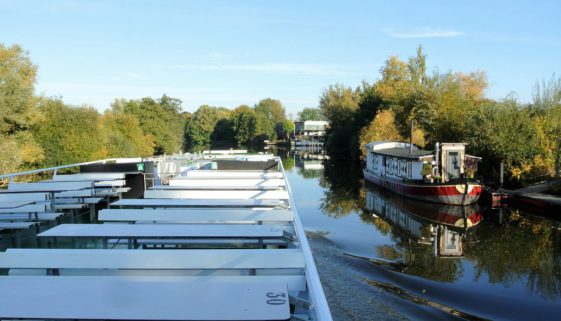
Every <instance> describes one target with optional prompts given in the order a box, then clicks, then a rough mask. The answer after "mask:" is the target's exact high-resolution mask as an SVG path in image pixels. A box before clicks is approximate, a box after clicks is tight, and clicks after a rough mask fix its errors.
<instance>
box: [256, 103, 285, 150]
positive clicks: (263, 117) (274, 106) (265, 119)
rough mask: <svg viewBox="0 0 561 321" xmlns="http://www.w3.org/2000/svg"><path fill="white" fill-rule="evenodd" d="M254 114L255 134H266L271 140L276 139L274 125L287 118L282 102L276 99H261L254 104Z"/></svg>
mask: <svg viewBox="0 0 561 321" xmlns="http://www.w3.org/2000/svg"><path fill="white" fill-rule="evenodd" d="M255 114H256V118H257V121H256V131H257V134H258V135H261V136H264V135H266V136H267V137H268V139H271V140H274V139H276V138H277V136H276V132H275V128H276V125H277V124H279V123H282V122H283V121H284V120H286V119H287V118H286V111H285V109H284V107H283V106H282V103H281V102H280V101H279V100H276V99H271V98H266V99H262V100H260V101H259V103H257V105H255Z"/></svg>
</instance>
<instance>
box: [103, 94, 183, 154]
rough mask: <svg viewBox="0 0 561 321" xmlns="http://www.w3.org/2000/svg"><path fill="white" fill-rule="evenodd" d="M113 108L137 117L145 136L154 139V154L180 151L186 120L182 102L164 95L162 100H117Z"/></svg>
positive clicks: (146, 98)
mask: <svg viewBox="0 0 561 321" xmlns="http://www.w3.org/2000/svg"><path fill="white" fill-rule="evenodd" d="M111 108H112V110H113V111H114V112H123V113H126V114H132V115H134V116H136V117H137V119H138V120H139V122H140V126H141V128H142V129H143V131H144V134H145V135H150V136H151V137H153V138H154V143H155V146H154V154H156V155H158V154H163V153H175V152H178V151H180V149H181V142H182V133H183V127H184V118H183V117H181V115H180V112H181V100H179V99H176V98H171V97H169V96H166V95H163V96H162V97H161V98H160V99H157V100H155V99H153V98H150V97H145V98H142V99H140V100H124V99H121V100H116V101H115V102H114V103H113V104H112V105H111Z"/></svg>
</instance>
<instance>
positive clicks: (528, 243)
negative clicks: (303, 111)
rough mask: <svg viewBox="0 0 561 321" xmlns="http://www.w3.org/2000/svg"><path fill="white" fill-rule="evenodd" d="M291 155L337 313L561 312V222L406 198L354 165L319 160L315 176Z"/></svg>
mask: <svg viewBox="0 0 561 321" xmlns="http://www.w3.org/2000/svg"><path fill="white" fill-rule="evenodd" d="M292 158H293V166H294V168H293V169H292V170H291V171H290V173H289V179H290V180H291V185H292V187H293V189H294V191H295V197H296V198H297V204H298V206H299V211H300V213H301V215H302V217H303V221H304V225H305V227H306V229H308V230H312V231H316V233H311V234H310V235H312V237H311V244H312V247H313V250H314V255H315V258H316V260H317V261H318V268H319V270H320V274H321V276H322V282H323V284H324V287H326V292H328V294H327V295H328V297H329V299H330V303H332V302H334V305H333V306H335V307H336V308H335V309H336V312H335V313H334V315H335V316H336V319H338V320H347V319H349V320H351V319H352V320H371V319H372V320H374V319H378V320H400V319H414V320H435V319H454V318H458V319H469V320H529V319H540V320H557V319H558V318H559V311H561V300H560V299H561V262H560V260H561V255H560V254H561V238H560V236H561V230H560V229H559V227H560V223H559V221H556V220H553V219H551V218H549V217H543V216H539V215H535V214H534V213H530V212H527V211H523V210H521V209H518V208H499V209H494V210H492V209H489V208H486V207H485V206H479V205H474V206H469V207H457V206H446V205H438V204H430V203H424V202H419V201H414V200H409V199H406V198H403V197H400V196H398V195H395V194H392V193H389V192H387V191H384V190H380V189H379V188H377V187H376V186H373V185H370V184H368V183H367V184H364V182H363V179H362V173H361V168H360V166H359V165H358V164H356V165H355V164H349V163H347V162H337V161H334V160H323V161H322V163H321V164H322V166H323V170H321V169H315V172H314V174H313V175H312V174H310V173H306V171H305V169H304V166H305V165H306V162H308V161H310V160H307V159H302V158H298V157H294V155H293V156H292ZM316 167H318V166H316ZM308 168H310V166H308ZM300 204H302V205H300ZM317 232H320V233H317ZM359 303H361V304H362V305H360V304H359ZM365 304H366V306H365ZM337 316H339V317H337ZM373 316H375V317H373Z"/></svg>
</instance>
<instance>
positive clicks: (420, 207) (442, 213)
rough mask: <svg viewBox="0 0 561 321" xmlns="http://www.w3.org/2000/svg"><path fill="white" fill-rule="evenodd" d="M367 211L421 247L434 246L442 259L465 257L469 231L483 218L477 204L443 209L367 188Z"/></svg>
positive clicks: (371, 187) (437, 205)
mask: <svg viewBox="0 0 561 321" xmlns="http://www.w3.org/2000/svg"><path fill="white" fill-rule="evenodd" d="M364 189H365V190H366V208H367V209H368V210H370V211H372V212H374V213H373V214H374V215H376V216H379V217H381V218H383V219H384V220H386V221H389V222H390V223H391V224H392V225H394V226H396V227H397V228H399V229H400V230H402V231H404V232H406V234H408V235H410V236H411V237H412V238H414V239H417V241H418V242H419V243H427V244H432V245H434V248H435V254H436V255H438V256H461V255H462V253H463V238H464V236H465V234H466V233H467V230H468V229H469V228H471V227H473V226H475V225H477V224H478V223H479V222H480V221H481V220H482V218H483V216H482V215H481V211H480V209H479V206H478V205H477V204H473V205H468V206H461V207H460V206H452V205H440V204H433V203H426V202H420V201H415V200H410V199H407V198H403V197H400V196H398V195H395V194H390V193H387V194H384V193H383V192H382V191H381V190H380V189H379V188H378V187H376V186H373V185H370V184H368V183H366V184H365V186H364Z"/></svg>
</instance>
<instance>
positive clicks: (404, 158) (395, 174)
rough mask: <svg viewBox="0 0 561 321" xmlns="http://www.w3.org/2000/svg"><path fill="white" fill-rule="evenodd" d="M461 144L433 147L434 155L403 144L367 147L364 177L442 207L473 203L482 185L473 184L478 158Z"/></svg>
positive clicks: (443, 144)
mask: <svg viewBox="0 0 561 321" xmlns="http://www.w3.org/2000/svg"><path fill="white" fill-rule="evenodd" d="M465 146H466V144H464V143H442V144H438V143H437V144H436V150H435V151H434V152H432V151H427V150H421V149H419V148H418V147H416V146H414V145H413V146H412V145H410V144H409V143H403V142H387V141H380V142H372V143H369V144H367V145H366V149H367V155H366V166H365V169H364V177H365V178H366V179H367V180H368V181H371V182H372V183H374V184H376V185H380V186H382V187H384V188H387V189H390V190H392V191H394V192H396V193H398V194H403V195H405V196H408V197H411V198H416V199H421V200H426V201H431V202H437V203H445V204H456V205H465V204H471V203H473V202H476V201H477V199H478V198H479V195H480V193H481V189H482V186H481V185H479V183H477V182H474V181H472V180H473V178H474V177H475V173H476V171H477V162H478V160H480V158H479V157H475V156H470V155H467V154H466V153H465Z"/></svg>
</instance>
